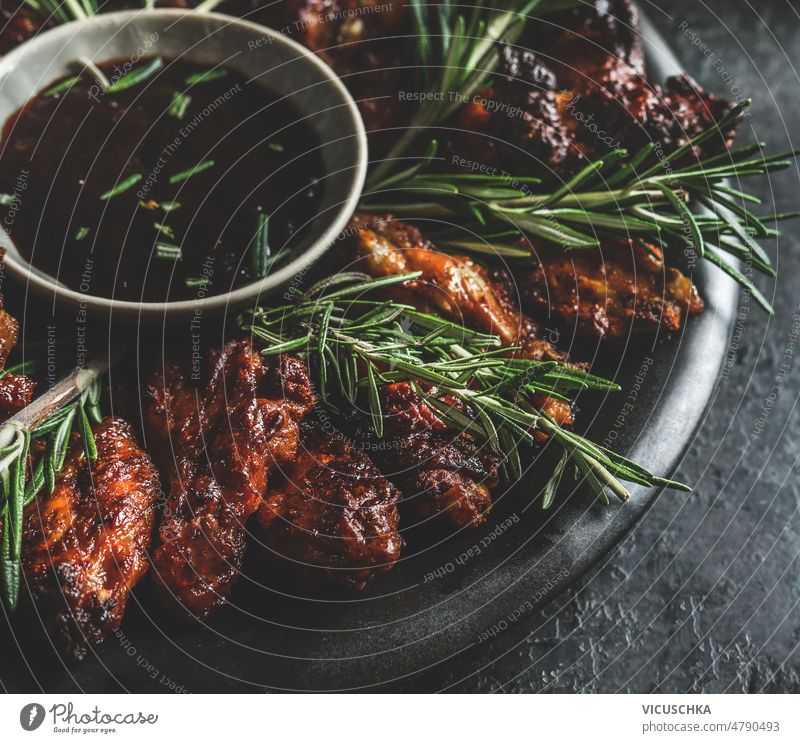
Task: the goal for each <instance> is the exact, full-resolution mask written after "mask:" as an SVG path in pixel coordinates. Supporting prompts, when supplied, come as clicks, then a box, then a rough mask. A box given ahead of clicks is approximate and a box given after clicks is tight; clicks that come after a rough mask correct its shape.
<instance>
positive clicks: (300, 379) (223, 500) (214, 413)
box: [145, 341, 315, 618]
mask: <svg viewBox="0 0 800 743" xmlns="http://www.w3.org/2000/svg"><path fill="white" fill-rule="evenodd" d="M189 379H190V371H189V370H187V369H185V368H183V367H182V366H181V365H178V364H175V363H166V364H164V365H163V367H162V368H161V369H160V370H158V371H157V372H156V374H155V375H154V377H153V379H152V380H151V382H150V384H149V385H148V388H147V391H146V395H145V396H146V409H145V422H146V430H147V435H148V445H150V446H151V447H152V450H153V451H158V452H159V453H160V457H161V461H160V465H161V467H162V468H163V469H164V470H165V471H166V472H167V473H168V477H167V482H168V495H167V503H166V509H165V513H164V515H163V517H162V520H161V524H160V527H159V530H158V535H159V543H158V546H157V548H156V550H155V553H154V556H153V564H154V568H155V574H156V577H157V579H158V581H159V583H160V587H161V589H162V594H163V595H164V597H165V599H166V601H167V603H171V604H174V602H175V601H177V602H178V603H179V604H180V605H181V606H183V607H184V608H185V609H187V610H188V611H189V612H191V613H192V614H193V615H195V616H196V617H198V618H203V617H206V616H208V615H209V614H211V613H212V612H213V611H214V610H215V609H217V608H218V607H219V606H220V605H221V604H222V603H223V602H224V601H225V599H226V598H227V596H228V595H229V593H230V591H231V588H232V587H233V584H234V583H235V581H236V580H237V578H238V576H239V573H240V571H241V566H242V560H243V557H244V551H245V534H246V532H245V524H246V521H247V519H248V518H249V517H250V516H251V515H252V514H253V513H254V512H255V511H256V509H257V508H258V507H259V505H260V504H261V501H262V498H263V496H264V493H265V492H266V488H267V480H268V477H269V475H270V473H271V472H272V471H273V470H274V469H275V468H276V467H279V466H282V465H286V464H288V463H289V462H292V461H294V459H295V456H296V454H297V448H298V441H299V422H300V421H301V420H302V418H303V417H304V416H305V415H306V414H307V413H308V412H309V411H310V410H311V409H312V408H313V406H314V403H315V396H314V392H313V389H312V387H311V382H310V380H309V377H308V370H307V368H306V366H305V364H304V363H303V362H301V361H300V360H299V359H296V358H294V357H291V356H279V357H277V358H271V359H265V358H264V357H263V356H262V355H261V354H260V353H258V352H257V351H256V350H255V349H254V348H253V347H252V345H251V343H250V342H249V341H233V342H231V343H229V344H227V345H226V346H225V348H224V349H223V350H222V351H220V352H217V353H215V354H213V355H212V358H211V360H210V371H209V373H208V374H207V378H206V380H205V382H204V383H202V384H200V386H197V385H195V384H192V383H191V382H190V381H189Z"/></svg>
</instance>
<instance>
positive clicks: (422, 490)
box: [348, 383, 500, 527]
mask: <svg viewBox="0 0 800 743" xmlns="http://www.w3.org/2000/svg"><path fill="white" fill-rule="evenodd" d="M380 396H381V408H382V410H383V415H384V431H383V436H381V437H378V436H376V435H375V434H374V431H373V429H372V427H371V425H370V423H369V421H368V420H365V419H363V418H361V417H359V420H358V421H357V422H356V423H355V424H354V425H353V426H352V430H353V432H354V436H355V438H356V439H357V440H358V441H359V442H360V443H361V445H362V446H363V448H364V449H365V450H366V451H368V452H369V454H370V457H371V458H372V459H373V461H374V462H375V463H376V464H377V465H378V467H380V469H381V471H382V472H383V474H384V475H385V476H386V477H387V478H389V480H391V481H392V482H393V483H395V484H396V485H397V486H398V487H399V488H400V490H401V492H402V494H403V504H404V506H406V507H407V508H408V509H409V510H410V511H412V512H413V513H414V514H415V515H416V516H417V517H418V518H420V519H428V518H432V517H440V518H443V519H445V520H446V521H447V522H449V523H450V524H452V525H453V526H455V527H472V526H480V525H481V524H482V523H483V522H484V521H486V517H487V515H488V514H489V512H490V511H491V508H492V495H491V493H492V490H493V489H494V488H495V487H497V484H498V482H499V478H498V471H499V466H500V459H499V457H498V456H497V455H496V454H495V453H494V452H493V451H492V450H491V449H490V447H489V446H488V445H487V444H485V443H483V444H482V443H480V442H478V441H477V440H476V439H474V438H473V437H472V436H470V435H469V434H467V433H460V432H458V431H454V430H453V429H452V428H450V427H448V426H447V425H446V424H445V423H443V422H442V420H441V418H439V416H437V415H436V413H435V412H434V411H433V410H432V409H431V407H430V406H429V405H428V404H427V403H426V402H424V401H423V400H422V399H421V398H420V397H419V396H418V395H417V394H416V393H415V392H414V391H413V390H412V389H411V387H410V386H409V385H408V384H406V383H399V384H390V385H385V386H384V387H382V388H381V390H380ZM454 404H455V403H454ZM348 430H351V429H350V428H349V427H348Z"/></svg>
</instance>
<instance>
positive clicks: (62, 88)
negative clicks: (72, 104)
mask: <svg viewBox="0 0 800 743" xmlns="http://www.w3.org/2000/svg"><path fill="white" fill-rule="evenodd" d="M79 80H80V77H79V76H75V77H68V78H67V79H66V80H62V81H61V82H60V83H56V84H55V85H54V86H53V87H52V88H50V89H49V90H46V91H45V92H44V93H42V97H44V98H52V97H53V96H56V95H58V94H59V93H66V92H67V91H68V90H69V89H70V88H71V87H72V86H73V85H75V83H77V82H78V81H79Z"/></svg>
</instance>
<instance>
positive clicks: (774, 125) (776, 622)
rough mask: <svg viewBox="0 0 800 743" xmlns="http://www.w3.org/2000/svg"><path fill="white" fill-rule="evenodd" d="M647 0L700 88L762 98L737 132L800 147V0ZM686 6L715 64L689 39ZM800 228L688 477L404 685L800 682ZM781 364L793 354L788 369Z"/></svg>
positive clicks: (777, 146)
mask: <svg viewBox="0 0 800 743" xmlns="http://www.w3.org/2000/svg"><path fill="white" fill-rule="evenodd" d="M640 6H641V7H643V8H646V9H647V12H648V14H649V16H650V18H651V19H652V20H653V22H654V23H655V25H656V26H657V27H658V28H659V30H660V31H661V32H662V34H663V35H664V37H665V38H666V39H667V41H668V42H669V44H670V45H671V46H672V48H673V50H674V51H675V53H676V54H677V55H678V57H679V58H680V59H681V61H682V62H683V63H684V65H685V67H686V69H687V70H688V71H689V72H690V73H692V74H693V75H694V76H695V77H696V78H697V79H698V80H699V81H700V82H701V83H702V84H703V85H704V86H706V87H708V88H709V89H710V90H712V91H713V92H715V93H717V94H719V95H723V96H729V97H736V95H737V94H738V92H739V89H741V94H742V95H743V96H744V97H750V98H752V99H753V101H754V105H753V116H752V118H751V119H749V120H748V121H747V122H746V123H745V128H744V130H743V133H742V136H743V139H744V138H746V139H748V140H752V139H756V138H757V139H761V140H764V141H765V142H767V143H768V145H769V148H770V150H772V151H776V150H785V149H789V148H791V147H800V95H798V94H799V93H800V78H798V70H797V68H796V67H795V63H796V62H797V61H798V60H800V2H789V0H759V2H753V3H751V2H747V1H746V0H714V1H713V2H698V0H670V1H669V2H661V3H658V6H660V7H657V6H656V5H655V4H651V3H647V2H642V3H640ZM684 21H685V22H686V23H687V24H688V27H689V28H691V29H692V30H693V31H694V32H696V33H697V34H699V37H701V38H702V41H703V42H704V43H705V44H706V46H707V48H708V49H709V50H710V52H711V53H713V55H714V59H716V60H717V62H716V63H714V62H713V61H712V60H711V59H708V58H707V57H705V56H704V54H703V52H702V51H700V50H698V48H697V47H695V46H693V45H692V39H691V38H689V36H688V35H687V33H686V30H685V27H684V30H682V29H681V24H682V23H683V22H684ZM797 64H800V62H797ZM735 86H738V88H737V87H735ZM731 93H732V96H731ZM750 189H751V191H752V192H754V193H758V194H759V195H760V196H762V197H763V198H764V199H765V200H767V201H773V200H774V202H775V203H776V205H777V208H778V210H779V211H783V210H796V209H798V208H800V179H799V178H798V173H797V171H796V170H794V169H793V170H791V171H788V172H784V173H779V174H778V175H777V176H773V177H772V179H771V180H769V181H768V180H766V179H764V180H762V181H759V182H758V183H753V184H751V186H750ZM799 230H800V227H798V225H797V223H788V224H787V225H786V226H785V230H784V231H785V235H784V237H783V238H782V239H781V241H780V244H779V245H772V246H769V248H768V249H769V251H770V253H771V255H772V256H773V258H774V260H775V262H776V265H777V266H778V270H779V272H780V279H779V280H778V282H777V284H775V283H774V282H770V281H769V280H764V281H759V282H758V283H759V286H760V288H761V289H762V290H763V291H765V293H767V295H768V296H770V297H772V298H773V304H774V305H775V307H776V313H775V317H774V318H767V317H766V316H765V315H764V314H762V313H760V312H758V311H757V310H756V308H755V307H753V306H752V303H748V302H747V301H746V300H745V301H743V302H742V304H741V308H742V313H741V322H740V324H739V328H738V332H737V337H736V338H735V339H734V342H735V345H737V346H738V347H737V348H735V349H733V347H732V350H734V351H735V355H734V356H732V357H731V358H732V359H733V364H732V366H731V368H730V372H729V374H727V375H726V376H725V377H724V378H723V379H722V380H721V384H720V387H719V389H718V393H717V395H716V397H715V399H714V401H713V403H712V405H711V407H710V409H709V410H708V412H707V416H706V420H705V422H704V425H703V426H702V428H701V430H700V431H699V432H698V434H697V436H696V438H695V440H694V443H693V445H692V447H691V449H690V451H689V452H688V453H687V455H686V457H685V459H684V461H683V463H682V465H681V467H680V469H679V471H678V473H677V476H678V479H680V480H683V481H684V482H691V483H695V485H696V488H695V492H694V493H692V494H690V495H684V494H676V493H674V492H666V493H664V494H662V495H661V497H660V498H659V499H658V501H657V502H656V504H655V506H654V507H653V508H652V510H651V511H650V512H649V513H648V514H647V516H645V518H643V519H642V520H641V521H640V522H639V525H638V526H637V528H636V529H634V531H633V532H632V533H631V534H630V536H629V537H628V538H627V539H626V540H625V541H624V542H623V544H622V545H621V546H620V547H619V548H618V549H616V550H615V551H614V552H613V553H612V554H611V555H610V556H609V557H608V558H607V560H605V561H604V562H603V564H602V565H599V566H598V567H597V568H596V569H595V570H594V571H593V572H592V573H591V574H590V575H589V576H588V577H587V578H586V579H584V580H583V581H581V583H580V584H579V585H577V586H576V587H575V588H574V589H573V590H571V591H569V593H568V594H566V595H564V596H562V597H561V599H559V600H557V601H556V602H554V603H553V604H551V605H550V606H549V607H548V608H547V609H545V610H544V611H543V612H541V613H540V614H539V615H537V616H535V617H533V618H531V619H529V620H528V621H526V622H524V623H522V624H518V625H512V627H511V628H510V629H509V630H508V631H507V632H506V633H505V634H504V635H502V636H500V637H498V638H497V639H495V640H494V641H492V642H488V643H484V644H482V645H481V646H480V647H479V648H478V650H476V651H475V652H474V653H473V654H472V655H470V656H468V657H462V658H460V659H459V660H458V661H457V662H453V663H451V664H449V665H448V666H446V667H440V668H436V669H433V670H432V671H431V672H430V673H429V674H428V675H427V676H424V677H421V678H417V679H415V680H414V681H413V682H411V683H408V684H407V685H406V687H404V688H406V689H407V690H409V691H438V690H445V689H447V690H450V691H461V692H475V691H480V692H488V691H509V692H531V691H553V692H573V691H587V692H606V693H610V692H651V691H663V692H685V691H694V692H700V691H703V692H726V691H731V692H744V691H749V692H755V691H768V692H776V691H787V692H795V693H797V692H800V651H798V644H800V608H799V607H798V602H800V571H798V568H799V567H800V561H798V555H800V515H798V506H800V487H798V483H797V477H796V463H797V456H798V443H800V417H798V415H797V414H796V410H795V408H796V405H797V401H798V393H799V392H800V375H798V374H797V369H798V367H800V358H798V357H800V345H798V346H797V347H796V348H793V347H792V345H793V344H792V341H793V340H795V339H794V338H793V334H794V333H796V332H797V330H798V326H797V325H796V323H797V322H798V320H797V318H798V317H800V291H798V287H800V239H799V238H798V231H799ZM773 293H774V294H773ZM751 308H752V311H751ZM793 325H795V327H794V329H793ZM784 364H788V365H789V367H790V368H789V370H788V373H786V374H785V375H783V376H781V375H782V372H781V367H782V366H783V365H784ZM756 419H760V420H763V421H765V422H764V425H763V427H756V426H755V425H754V420H756ZM759 430H760V431H761V433H760V435H758V433H759ZM754 432H755V433H756V434H757V435H756V436H753V433H754Z"/></svg>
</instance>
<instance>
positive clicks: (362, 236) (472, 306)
mask: <svg viewBox="0 0 800 743" xmlns="http://www.w3.org/2000/svg"><path fill="white" fill-rule="evenodd" d="M349 234H350V235H351V237H350V238H349V239H348V240H346V241H344V246H343V253H344V255H345V257H346V260H348V261H350V262H349V264H348V266H347V268H348V270H356V271H364V272H366V273H368V274H370V275H372V276H392V275H395V274H401V273H409V272H411V271H422V276H420V278H419V279H416V280H414V281H408V282H406V283H405V284H403V285H402V286H400V287H395V288H392V289H391V290H390V292H391V295H392V297H393V298H394V299H396V300H397V301H400V302H407V303H409V304H412V305H414V306H415V307H417V308H418V309H419V310H421V311H423V312H431V313H434V314H439V315H442V316H443V317H446V318H448V319H450V320H453V321H454V322H458V323H463V324H464V325H465V326H466V327H469V328H474V329H476V330H480V331H482V332H486V333H495V334H496V335H498V336H500V338H501V339H502V340H503V342H504V343H505V344H507V345H520V346H522V347H523V350H522V353H524V355H525V356H526V357H527V358H537V359H539V358H541V359H551V360H557V359H558V360H560V359H563V354H560V353H559V352H558V351H556V350H555V349H554V348H553V347H552V345H551V344H550V343H548V342H547V341H546V340H543V339H541V338H539V337H538V334H539V328H538V326H537V325H536V323H535V322H534V320H533V319H532V318H531V317H529V316H527V315H525V314H523V313H521V312H520V311H519V309H517V308H516V307H515V306H514V303H513V302H512V300H511V297H510V292H508V291H507V287H500V286H499V285H498V284H495V283H494V282H493V281H492V280H491V279H490V277H489V275H488V273H487V271H486V269H485V268H483V267H482V266H480V265H478V264H477V263H475V262H474V261H472V260H471V259H470V258H467V257H466V256H452V255H448V254H446V253H442V252H441V251H438V250H436V249H435V248H434V247H433V245H432V244H431V243H430V242H428V240H426V239H425V238H424V237H423V236H422V233H421V232H420V231H419V230H418V229H417V228H416V227H413V226H411V225H410V224H408V223H406V222H401V221H399V220H396V219H394V218H393V217H392V216H391V215H388V214H387V215H382V216H374V215H364V214H356V215H355V216H354V217H353V219H352V221H351V224H350V231H349Z"/></svg>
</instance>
